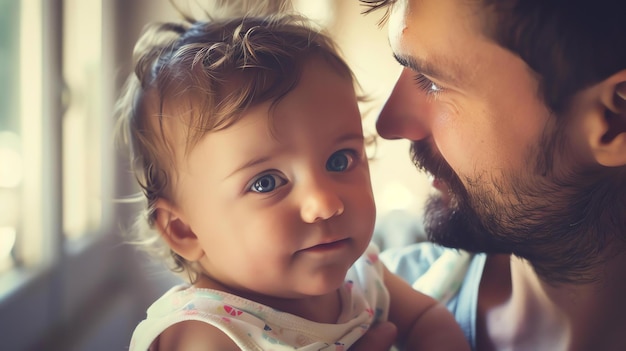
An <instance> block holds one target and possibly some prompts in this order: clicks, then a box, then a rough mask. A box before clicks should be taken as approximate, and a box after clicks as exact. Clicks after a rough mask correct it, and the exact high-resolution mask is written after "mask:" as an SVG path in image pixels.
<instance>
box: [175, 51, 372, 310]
mask: <svg viewBox="0 0 626 351" xmlns="http://www.w3.org/2000/svg"><path fill="white" fill-rule="evenodd" d="M269 107H270V103H269V102H268V103H265V104H262V105H259V106H256V107H254V108H252V109H250V110H249V111H248V112H247V113H246V115H245V116H244V117H243V119H242V120H241V121H239V122H237V123H236V124H234V125H233V126H231V127H229V128H227V129H225V130H221V131H218V132H211V133H209V134H207V135H206V136H205V137H204V138H203V139H202V140H201V141H200V142H199V143H198V144H197V145H196V146H194V148H193V150H192V151H191V152H190V153H189V155H188V157H187V158H186V160H185V161H183V164H182V165H181V167H180V169H179V172H178V175H179V177H178V179H177V182H176V184H175V186H176V188H177V189H176V192H175V193H176V194H177V195H176V199H175V200H176V203H177V206H178V210H179V214H180V217H181V218H183V219H184V222H185V223H186V225H188V226H189V229H190V231H191V232H192V233H193V234H194V235H195V236H197V238H198V240H197V245H199V247H200V248H201V249H202V251H203V252H204V255H203V256H202V257H201V258H200V263H201V265H202V266H203V268H204V269H205V270H206V272H207V275H208V276H210V277H211V278H212V279H213V280H215V281H218V282H219V283H221V284H222V285H224V286H226V287H227V288H229V289H232V290H233V291H237V293H238V294H242V292H243V295H246V294H247V292H250V293H249V296H254V297H255V298H256V299H257V300H258V299H259V294H260V295H262V296H273V297H283V298H298V297H304V296H317V295H322V294H326V293H329V292H332V291H334V290H335V289H337V288H338V287H339V286H340V285H341V284H342V282H343V279H344V276H345V274H346V271H347V269H348V268H349V267H350V266H351V265H352V263H353V262H354V261H355V260H356V259H357V258H358V257H359V256H360V255H361V253H362V252H363V251H364V250H365V248H366V247H367V245H368V243H369V241H370V239H371V236H372V231H373V227H374V218H375V207H374V200H373V195H372V189H371V185H370V175H369V168H368V162H367V157H366V154H365V150H364V142H363V131H362V126H361V116H360V113H359V110H358V105H357V100H356V97H355V92H354V88H353V84H352V81H351V80H350V79H349V78H346V77H342V76H340V75H338V74H337V73H336V72H335V70H334V69H333V68H331V67H330V66H329V65H328V64H327V63H326V62H324V61H322V60H319V59H315V60H312V61H311V62H309V63H308V64H307V65H306V66H305V70H304V73H303V76H302V78H301V80H300V82H299V84H298V86H297V87H296V88H295V89H294V90H293V91H291V92H290V93H289V94H288V95H286V96H285V97H284V99H282V100H281V101H280V102H279V103H278V105H276V107H275V109H274V110H272V111H271V117H269V118H268V116H270V109H269ZM202 284H203V283H202V280H201V281H200V282H199V285H200V286H202ZM252 292H254V293H252ZM244 297H245V296H244Z"/></svg>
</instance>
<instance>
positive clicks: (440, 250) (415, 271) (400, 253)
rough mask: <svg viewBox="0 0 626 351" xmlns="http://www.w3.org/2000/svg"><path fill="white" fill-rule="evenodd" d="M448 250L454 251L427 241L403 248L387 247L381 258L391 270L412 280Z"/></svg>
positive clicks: (407, 279)
mask: <svg viewBox="0 0 626 351" xmlns="http://www.w3.org/2000/svg"><path fill="white" fill-rule="evenodd" d="M446 251H453V249H449V248H445V247H443V246H440V245H437V244H434V243H432V242H428V241H425V242H420V243H416V244H412V245H408V246H405V247H401V248H392V249H387V250H385V251H383V252H382V253H381V254H380V259H381V260H382V261H383V263H384V264H385V266H387V268H388V269H389V270H390V271H392V272H394V273H396V274H398V275H399V276H401V277H402V278H404V279H405V280H406V281H410V282H412V281H415V280H416V279H417V278H419V277H420V276H422V275H423V274H424V273H425V272H426V271H428V269H429V268H430V266H431V265H432V264H433V263H434V262H435V261H436V260H437V259H438V258H439V257H441V255H443V254H444V252H446Z"/></svg>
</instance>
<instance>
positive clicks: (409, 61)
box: [393, 53, 459, 84]
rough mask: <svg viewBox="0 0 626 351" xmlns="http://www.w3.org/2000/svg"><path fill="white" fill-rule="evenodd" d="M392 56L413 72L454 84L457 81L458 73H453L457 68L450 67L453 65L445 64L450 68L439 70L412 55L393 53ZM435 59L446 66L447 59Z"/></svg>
mask: <svg viewBox="0 0 626 351" xmlns="http://www.w3.org/2000/svg"><path fill="white" fill-rule="evenodd" d="M393 57H394V58H395V59H396V61H398V63H400V64H401V65H402V66H404V67H407V68H409V69H411V70H413V71H415V72H418V73H421V74H424V75H426V76H428V77H432V78H434V79H437V80H440V81H443V82H451V83H454V84H458V83H459V79H458V74H454V73H456V72H458V70H453V69H452V68H455V67H454V65H447V66H449V67H450V69H446V70H441V69H438V68H437V67H435V66H433V65H432V64H430V63H428V62H426V61H423V60H420V59H418V58H416V57H413V56H401V55H399V54H396V53H394V54H393ZM435 61H437V62H443V64H442V66H446V65H445V62H449V61H445V60H441V59H436V60H435Z"/></svg>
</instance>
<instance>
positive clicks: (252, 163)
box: [224, 155, 272, 179]
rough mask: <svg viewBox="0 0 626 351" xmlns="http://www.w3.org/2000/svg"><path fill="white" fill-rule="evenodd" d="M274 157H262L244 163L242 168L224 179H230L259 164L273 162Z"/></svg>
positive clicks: (238, 168)
mask: <svg viewBox="0 0 626 351" xmlns="http://www.w3.org/2000/svg"><path fill="white" fill-rule="evenodd" d="M271 159H272V157H271V156H269V155H268V156H261V157H256V158H253V159H250V160H248V161H247V162H246V163H244V164H243V165H241V166H240V167H237V168H236V169H235V170H234V171H232V172H231V173H229V174H228V175H227V176H226V177H224V179H226V178H230V177H232V176H233V175H234V174H235V173H238V172H241V171H243V170H244V169H246V168H250V167H253V166H256V165H258V164H261V163H264V162H267V161H269V160H271Z"/></svg>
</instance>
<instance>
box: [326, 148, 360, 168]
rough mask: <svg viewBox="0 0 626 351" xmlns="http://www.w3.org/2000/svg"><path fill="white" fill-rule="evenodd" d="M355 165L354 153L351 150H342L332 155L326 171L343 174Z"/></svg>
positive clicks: (327, 162)
mask: <svg viewBox="0 0 626 351" xmlns="http://www.w3.org/2000/svg"><path fill="white" fill-rule="evenodd" d="M352 163H354V153H353V152H351V151H350V150H340V151H337V152H335V153H334V154H332V155H331V156H330V157H329V158H328V161H326V170H328V171H330V172H343V171H345V170H346V169H348V168H350V166H351V165H352Z"/></svg>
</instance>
